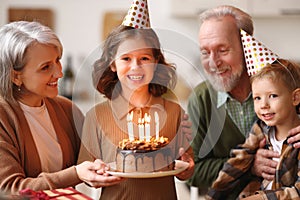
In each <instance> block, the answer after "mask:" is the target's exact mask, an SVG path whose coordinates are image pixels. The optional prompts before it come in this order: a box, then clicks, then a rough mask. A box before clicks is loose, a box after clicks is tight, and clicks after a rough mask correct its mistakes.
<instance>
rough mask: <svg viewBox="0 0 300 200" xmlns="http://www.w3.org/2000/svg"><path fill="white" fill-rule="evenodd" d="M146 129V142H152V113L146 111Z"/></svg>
mask: <svg viewBox="0 0 300 200" xmlns="http://www.w3.org/2000/svg"><path fill="white" fill-rule="evenodd" d="M144 118H145V131H146V142H150V119H151V117H150V115H148V114H147V113H145V117H144Z"/></svg>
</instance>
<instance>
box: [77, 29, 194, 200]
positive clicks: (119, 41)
mask: <svg viewBox="0 0 300 200" xmlns="http://www.w3.org/2000/svg"><path fill="white" fill-rule="evenodd" d="M93 80H94V85H95V87H96V88H97V90H98V91H99V92H100V93H102V94H104V95H105V97H107V98H108V100H107V101H105V102H103V103H100V104H98V105H96V106H95V107H94V108H92V109H91V110H90V111H89V112H88V113H87V115H86V120H85V122H84V128H83V138H82V141H83V145H84V146H85V148H86V150H87V151H85V148H84V146H82V149H81V151H80V156H79V160H80V159H83V160H86V159H87V158H88V159H89V160H91V161H93V160H94V159H96V158H100V159H102V160H103V161H104V162H106V163H110V162H114V161H115V156H116V148H117V146H118V143H119V142H120V141H121V140H122V139H124V138H128V133H127V121H126V118H127V115H128V113H131V112H132V113H133V116H134V117H133V118H134V119H133V121H134V122H135V123H137V118H138V117H143V116H144V114H145V113H154V112H157V113H158V115H159V116H160V122H161V127H163V128H162V129H161V130H160V134H163V135H164V136H165V137H168V138H169V140H170V141H171V142H170V143H171V144H175V143H176V145H178V146H180V145H182V143H181V142H182V140H183V137H181V135H182V134H181V133H180V132H178V131H179V127H180V122H181V120H182V115H183V114H184V111H183V109H182V108H181V107H180V106H179V105H178V104H176V103H174V102H172V101H169V100H166V99H165V98H163V97H162V95H163V94H164V93H166V92H167V90H168V87H169V88H172V87H173V86H174V85H175V83H176V76H175V69H174V67H173V66H172V65H170V64H168V63H166V61H165V58H164V56H163V54H162V52H161V50H160V43H159V40H158V37H157V35H156V34H155V32H154V31H153V30H152V29H150V28H149V29H148V28H147V29H134V28H132V27H128V26H123V25H121V26H119V27H118V28H117V29H115V30H114V31H113V32H111V34H110V35H109V36H108V38H107V40H106V41H105V44H104V47H103V53H102V56H101V58H100V59H99V60H98V61H96V62H95V65H94V73H93ZM152 120H153V121H154V117H152ZM176 135H177V136H176ZM135 137H138V133H137V131H135ZM177 142H178V143H177ZM176 145H175V146H176ZM183 147H185V148H186V149H187V152H188V153H183V152H181V154H180V155H182V156H181V159H182V160H184V161H187V162H189V167H188V168H187V169H186V170H185V171H184V172H182V173H180V174H177V175H176V176H177V177H178V178H179V179H182V180H183V179H187V178H189V177H190V176H191V175H192V173H193V168H194V162H193V159H192V151H191V149H190V148H188V146H187V145H186V146H183ZM176 150H178V149H176ZM181 151H182V149H181ZM177 158H178V157H177ZM101 199H110V200H111V199H118V200H120V199H177V197H176V191H175V183H174V177H173V176H167V177H160V178H143V179H139V178H136V179H135V178H129V179H126V180H125V181H124V182H122V183H120V184H116V185H114V186H110V187H104V188H102V194H101Z"/></svg>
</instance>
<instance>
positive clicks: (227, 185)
mask: <svg viewBox="0 0 300 200" xmlns="http://www.w3.org/2000/svg"><path fill="white" fill-rule="evenodd" d="M271 128H272V127H271ZM269 131H270V127H267V126H266V125H265V124H264V123H263V122H262V121H260V120H258V121H257V122H256V123H255V124H254V125H253V126H252V129H251V132H250V134H249V137H248V138H247V139H246V141H245V143H244V144H242V145H238V146H237V147H236V148H235V149H232V151H231V155H230V158H229V159H228V161H227V162H226V163H225V164H224V166H223V169H222V170H221V171H220V173H219V176H218V178H217V179H216V181H215V182H214V183H213V185H212V187H211V188H210V189H209V191H208V193H207V195H206V199H227V197H228V195H230V193H231V192H232V191H233V190H234V189H235V187H236V186H237V185H238V184H241V183H243V182H244V181H247V183H248V185H247V186H246V187H245V188H244V189H243V191H242V192H241V193H240V195H239V199H247V200H251V199H253V200H254V199H255V200H256V199H270V200H274V199H290V200H294V199H300V197H299V195H300V183H299V181H300V178H299V176H300V154H299V150H298V149H295V148H293V147H292V145H289V144H288V143H287V141H286V140H285V141H284V143H283V147H282V151H281V156H280V159H279V163H278V166H277V168H276V174H275V178H274V180H273V184H272V190H261V188H263V185H266V184H267V183H268V182H267V181H266V180H262V179H261V178H259V177H256V176H253V175H252V174H251V173H250V171H251V167H252V165H253V160H254V155H255V153H256V150H257V149H258V148H259V142H260V141H261V140H262V139H263V138H264V137H266V138H267V141H268V142H267V145H266V146H267V147H268V148H269V149H272V145H271V144H270V142H269V139H268V133H269Z"/></svg>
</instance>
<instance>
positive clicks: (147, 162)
mask: <svg viewBox="0 0 300 200" xmlns="http://www.w3.org/2000/svg"><path fill="white" fill-rule="evenodd" d="M168 144H169V140H168V138H166V137H163V136H161V137H159V138H158V139H156V138H155V137H151V139H150V141H149V142H146V141H145V140H138V139H134V140H133V141H132V140H129V139H124V140H122V141H120V143H119V146H118V148H117V155H116V170H117V171H119V172H126V173H127V172H158V171H169V170H173V169H174V160H173V156H172V155H173V153H172V150H171V148H170V147H168V146H167V145H168Z"/></svg>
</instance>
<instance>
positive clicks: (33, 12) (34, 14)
mask: <svg viewBox="0 0 300 200" xmlns="http://www.w3.org/2000/svg"><path fill="white" fill-rule="evenodd" d="M8 15H9V16H8V20H9V22H13V21H20V20H24V21H38V22H40V23H42V24H44V25H46V26H49V27H50V28H51V29H53V30H54V28H55V27H54V14H53V12H52V10H50V9H28V8H9V10H8Z"/></svg>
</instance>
